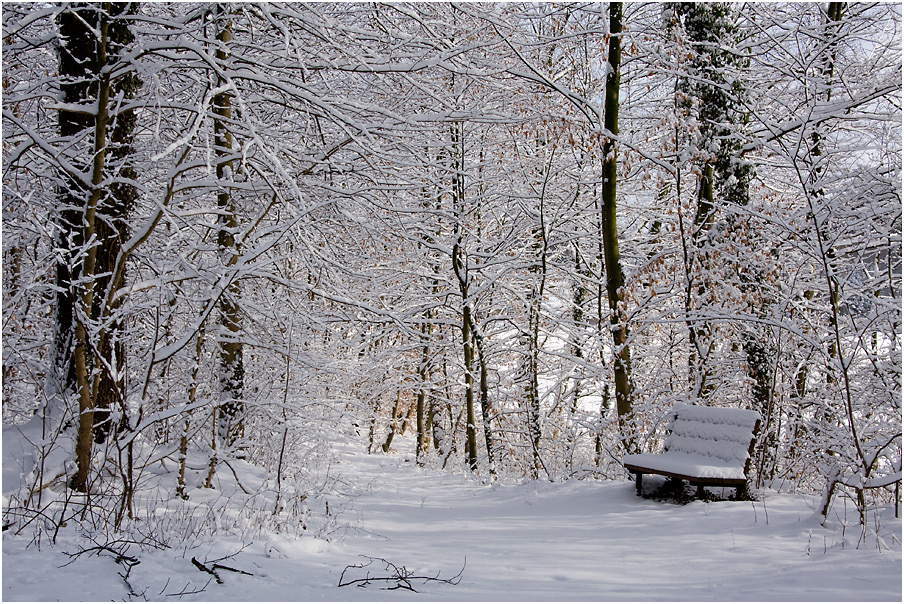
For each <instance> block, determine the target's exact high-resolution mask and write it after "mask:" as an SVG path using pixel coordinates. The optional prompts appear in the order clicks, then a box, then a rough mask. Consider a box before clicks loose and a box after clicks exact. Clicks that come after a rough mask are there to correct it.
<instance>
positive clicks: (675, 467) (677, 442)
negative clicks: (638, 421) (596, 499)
mask: <svg viewBox="0 0 904 604" xmlns="http://www.w3.org/2000/svg"><path fill="white" fill-rule="evenodd" d="M671 416H672V421H671V423H670V424H669V428H668V429H669V434H668V436H667V437H666V440H665V450H664V451H663V453H661V454H658V455H657V454H653V453H640V454H635V455H626V456H625V457H624V459H623V460H622V462H623V463H624V465H625V468H627V469H628V471H630V472H632V473H634V475H635V476H636V480H637V493H638V494H640V493H641V492H642V491H641V483H642V480H643V475H644V474H660V475H663V476H671V477H672V478H677V479H680V480H687V481H688V482H690V483H691V484H696V485H697V492H698V494H702V490H703V487H704V486H705V485H714V486H734V487H737V488H738V490H739V494H740V490H741V489H742V488H746V486H747V470H748V466H749V461H750V451H751V450H752V448H753V444H754V439H755V435H756V431H757V429H758V428H759V421H760V415H759V413H757V412H756V411H748V410H746V409H723V408H719V407H703V406H700V405H676V406H675V408H674V409H673V410H672V413H671Z"/></svg>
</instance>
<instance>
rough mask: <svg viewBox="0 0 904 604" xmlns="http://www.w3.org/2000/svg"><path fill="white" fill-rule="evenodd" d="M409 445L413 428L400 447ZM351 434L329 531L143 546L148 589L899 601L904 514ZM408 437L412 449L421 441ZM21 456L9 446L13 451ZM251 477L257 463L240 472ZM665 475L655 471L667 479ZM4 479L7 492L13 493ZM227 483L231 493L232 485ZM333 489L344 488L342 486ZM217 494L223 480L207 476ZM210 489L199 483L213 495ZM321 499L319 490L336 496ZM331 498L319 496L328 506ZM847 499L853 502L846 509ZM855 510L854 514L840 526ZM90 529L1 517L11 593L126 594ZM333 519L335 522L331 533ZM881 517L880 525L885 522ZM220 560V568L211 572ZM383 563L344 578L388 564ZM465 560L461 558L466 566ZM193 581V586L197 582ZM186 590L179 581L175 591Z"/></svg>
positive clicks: (257, 596)
mask: <svg viewBox="0 0 904 604" xmlns="http://www.w3.org/2000/svg"><path fill="white" fill-rule="evenodd" d="M407 445H408V443H406V442H405V441H401V442H400V443H399V446H400V447H407ZM357 449H358V452H352V451H351V450H349V449H346V452H345V453H343V454H342V456H341V458H340V463H338V464H337V465H335V466H333V467H332V468H331V474H332V475H333V476H334V477H335V478H338V480H339V482H337V483H336V484H339V485H341V484H348V489H347V490H348V492H349V495H348V496H346V497H341V496H339V495H334V496H332V497H328V498H327V501H326V502H328V503H329V505H330V508H331V510H330V517H332V518H333V523H332V525H331V526H332V527H333V529H335V530H333V532H332V533H331V536H330V538H329V540H324V539H321V538H318V537H315V536H313V535H312V534H311V533H313V532H314V531H308V532H303V531H289V532H290V533H293V532H294V533H296V534H297V533H300V537H279V536H273V535H272V534H271V535H269V536H263V537H260V538H256V539H250V538H248V536H247V534H246V536H245V537H244V538H243V537H242V536H241V535H239V533H238V531H232V532H229V531H228V530H224V531H223V532H222V533H220V534H218V535H217V536H216V537H195V538H194V539H192V541H191V542H190V543H185V544H183V545H180V546H173V547H170V548H169V549H164V550H154V549H144V550H142V549H140V548H139V547H137V546H133V547H131V548H129V549H128V550H127V553H128V555H129V556H133V557H134V558H136V559H138V560H140V564H138V565H136V566H134V567H133V568H132V570H131V571H130V573H129V575H128V583H129V585H131V587H132V589H133V590H134V593H135V594H137V595H138V597H135V596H132V599H139V600H140V599H143V598H147V599H149V600H188V601H192V600H232V601H236V600H238V601H287V600H306V601H312V600H317V601H323V600H365V601H366V600H394V601H420V600H499V601H525V600H534V601H535V600H545V601H561V600H609V601H611V600H666V601H673V600H692V601H700V600H770V601H777V600H778V601H787V600H801V601H836V600H848V601H872V600H885V601H888V600H892V601H900V600H901V597H902V583H901V581H902V578H901V568H902V567H901V522H900V520H898V519H895V518H894V516H893V513H892V511H891V510H889V511H888V513H887V514H883V515H881V516H880V517H879V518H878V519H877V520H875V523H874V526H873V527H872V532H871V533H870V534H868V535H866V536H865V537H863V538H861V536H862V535H861V531H860V530H859V528H858V526H857V524H856V521H855V518H854V516H853V514H851V515H850V517H849V518H848V519H847V521H845V522H842V518H841V517H840V515H841V513H842V512H843V511H844V507H845V506H844V503H843V501H839V504H838V506H836V508H837V512H836V513H833V516H832V518H831V520H830V522H828V523H827V524H826V526H821V525H820V523H819V521H818V519H817V517H816V516H815V515H814V511H813V507H814V506H815V502H814V501H812V500H810V499H808V498H806V497H803V496H800V495H789V494H779V493H775V492H773V491H767V492H758V493H756V496H757V498H758V501H755V502H730V501H723V502H708V503H707V502H702V501H695V502H692V503H690V504H688V505H683V506H682V505H676V504H673V503H666V502H661V501H657V500H653V499H641V498H638V497H637V496H636V495H635V494H634V487H633V484H632V483H630V482H601V481H595V480H585V481H578V480H572V481H568V482H564V483H549V482H545V481H540V482H532V483H527V484H521V485H503V486H498V485H497V486H492V485H486V484H480V483H478V482H476V481H474V480H473V479H472V478H470V477H468V476H465V475H460V474H453V473H449V472H443V471H440V470H437V469H423V468H419V467H417V466H416V465H414V464H413V463H412V462H411V461H410V460H409V459H407V458H406V457H405V456H402V455H396V454H393V455H388V456H384V455H365V454H364V453H362V452H360V449H361V447H357ZM408 450H410V448H408ZM7 461H8V460H6V459H5V460H4V464H6V463H7ZM242 478H243V479H247V480H249V481H250V480H251V479H252V476H251V475H247V476H243V477H242ZM655 483H656V478H655V477H650V479H649V480H648V481H646V486H647V488H650V489H652V488H654V487H655ZM5 487H6V485H4V490H5V491H6V488H5ZM225 490H226V488H225V487H224V488H223V491H222V492H225ZM334 492H335V491H334ZM206 493H208V495H206V496H208V497H210V498H211V499H210V501H209V502H208V503H210V504H211V507H212V509H215V506H214V505H213V504H212V502H214V501H215V500H216V498H217V497H220V496H221V495H220V492H214V491H206ZM203 497H205V495H203V494H202V492H201V491H195V492H193V495H192V499H193V500H196V499H203ZM326 502H324V503H326ZM322 511H323V510H321V512H322ZM850 511H852V510H850ZM845 524H847V525H846V526H845ZM76 530H77V527H76V526H74V525H72V524H70V525H69V526H67V527H65V528H63V529H61V531H60V533H59V535H58V538H57V541H56V544H55V545H54V546H51V545H50V544H49V543H48V541H47V540H46V539H44V540H43V541H42V543H41V546H40V548H38V547H37V545H36V544H34V543H32V531H29V530H25V531H22V533H21V534H20V535H18V536H17V535H14V534H12V533H13V531H12V530H10V531H6V532H4V533H3V593H2V597H3V600H8V601H14V600H44V601H46V600H58V599H59V600H123V599H129V598H130V596H129V592H128V588H127V585H126V582H125V581H124V580H123V578H122V577H121V576H120V575H121V574H125V568H126V564H124V563H119V564H118V563H117V561H116V559H115V557H114V555H113V554H112V553H110V552H108V551H97V552H94V553H86V554H83V555H81V556H79V557H77V558H76V559H74V560H73V559H72V558H70V556H68V555H67V553H68V554H73V553H75V552H77V551H79V549H80V548H85V547H86V546H87V545H90V544H88V543H86V542H85V541H84V540H78V539H77V538H76ZM319 532H320V534H321V535H324V534H325V533H324V532H323V531H319ZM877 533H878V536H877ZM368 557H370V558H379V559H382V560H385V561H386V562H389V563H392V564H394V565H395V566H396V567H397V568H402V567H404V569H405V572H411V573H412V574H413V575H417V576H424V577H436V578H438V579H448V580H450V581H451V582H442V581H428V582H426V583H424V582H423V581H421V580H415V579H412V580H411V586H412V587H413V588H414V589H416V590H417V592H418V593H414V592H411V591H408V590H405V589H396V590H387V589H385V588H387V587H393V586H395V585H398V582H397V581H374V582H372V583H370V584H369V585H366V586H363V587H359V586H355V585H349V586H344V587H339V586H338V584H339V582H340V577H341V576H342V573H343V570H344V569H346V567H348V566H350V565H362V564H366V563H367V562H368V560H369V558H368ZM192 558H195V559H196V560H197V561H198V562H199V563H201V564H203V565H205V566H206V567H208V568H212V567H213V564H214V563H215V562H216V561H217V560H218V559H220V558H223V559H222V560H219V564H222V565H225V566H228V567H230V568H232V569H235V570H241V571H244V572H246V573H250V574H248V575H246V574H240V573H237V572H234V571H232V570H226V569H218V571H217V572H218V574H219V576H220V578H221V579H222V581H223V582H222V584H217V583H216V581H214V580H213V576H212V575H209V574H206V573H204V572H202V571H201V570H199V569H198V568H197V567H196V566H195V565H194V564H193V563H192ZM384 566H385V564H384V563H383V562H382V561H380V560H376V561H374V562H373V563H372V564H371V565H370V566H369V567H368V568H367V569H360V570H359V569H354V568H351V569H349V570H348V571H346V573H345V577H344V578H345V580H348V581H351V580H354V579H358V578H363V577H365V576H366V573H367V572H370V573H371V576H390V575H392V574H393V573H391V572H386V571H384ZM459 573H460V574H459ZM190 592H195V593H190ZM179 594H182V595H179Z"/></svg>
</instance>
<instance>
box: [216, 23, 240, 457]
mask: <svg viewBox="0 0 904 604" xmlns="http://www.w3.org/2000/svg"><path fill="white" fill-rule="evenodd" d="M218 14H219V16H220V17H221V18H223V19H225V21H224V22H222V24H220V25H219V27H220V29H219V31H218V33H217V40H218V41H219V42H221V46H220V47H218V48H217V51H216V53H215V54H216V58H217V61H218V62H220V63H221V64H224V63H225V62H226V61H227V60H228V58H229V55H228V53H227V52H226V50H225V47H227V46H228V45H229V43H230V42H231V41H232V21H231V20H230V19H229V17H228V15H227V14H226V10H225V7H223V6H220V7H218ZM224 83H225V82H223V81H222V80H220V81H219V82H218V84H220V85H223V84H224ZM213 113H214V115H215V116H216V117H215V119H214V145H215V154H216V156H217V165H216V176H217V181H218V183H219V186H220V193H219V194H218V195H217V208H218V210H219V217H218V227H219V230H218V232H217V247H218V249H219V251H220V257H221V261H222V264H223V266H224V267H231V266H234V265H235V263H236V261H237V259H238V250H237V249H236V243H235V233H236V231H237V230H238V218H237V215H236V208H235V200H234V199H233V196H232V191H231V188H230V184H229V183H230V182H231V181H232V180H233V179H234V177H235V172H234V170H235V165H234V160H233V159H232V154H233V140H232V132H231V131H230V122H231V121H232V97H231V94H230V93H228V92H221V93H220V94H218V95H216V96H215V97H214V99H213ZM240 295H241V290H240V288H239V284H238V283H237V282H235V281H234V282H232V283H230V284H229V286H228V287H227V289H226V291H225V292H224V294H223V297H222V300H221V302H220V325H221V332H220V340H219V341H220V371H221V376H220V382H221V383H220V389H221V400H220V412H219V414H218V422H217V434H218V436H219V438H220V441H221V442H222V443H223V445H224V446H225V447H226V448H229V447H232V446H234V445H235V444H236V442H237V441H239V440H240V439H241V438H242V437H243V436H244V429H245V427H244V419H243V415H244V410H245V406H244V385H245V366H244V359H243V348H242V335H241V331H242V314H241V310H240V308H239V297H240Z"/></svg>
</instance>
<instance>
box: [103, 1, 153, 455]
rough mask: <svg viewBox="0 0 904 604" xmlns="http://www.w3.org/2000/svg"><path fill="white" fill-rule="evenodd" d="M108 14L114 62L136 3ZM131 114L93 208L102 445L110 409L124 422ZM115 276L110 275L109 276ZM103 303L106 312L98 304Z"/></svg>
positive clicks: (131, 92) (131, 87) (114, 126)
mask: <svg viewBox="0 0 904 604" xmlns="http://www.w3.org/2000/svg"><path fill="white" fill-rule="evenodd" d="M109 6H110V9H109V10H110V16H111V17H119V18H118V19H113V20H111V22H110V25H109V34H108V35H109V40H108V62H109V63H110V64H111V65H114V66H115V64H116V61H117V60H118V58H119V56H120V54H121V53H122V51H123V49H125V48H127V47H129V46H130V45H131V44H132V43H133V42H134V39H135V37H134V35H132V32H131V31H130V29H129V24H128V20H126V19H123V18H122V17H124V16H126V15H131V14H134V13H135V12H136V11H137V5H136V4H126V3H121V2H115V3H111V4H110V5H109ZM140 86H141V79H140V78H139V77H138V76H137V75H135V74H134V73H129V74H127V75H125V76H123V77H121V78H119V79H117V80H116V81H114V82H113V83H112V87H111V93H112V95H114V96H119V95H121V98H122V99H123V100H126V99H132V98H134V97H135V94H136V93H137V92H138V89H139V88H140ZM136 119H137V116H136V114H135V110H134V109H127V110H122V111H118V112H117V113H116V114H115V116H114V117H113V118H112V120H111V130H110V141H109V143H110V144H109V150H108V152H107V154H108V158H109V163H110V164H111V168H112V169H114V170H117V173H118V176H119V178H120V179H121V180H120V181H118V182H114V183H113V184H112V185H111V186H110V195H109V197H108V198H107V199H106V200H105V201H106V203H104V204H103V206H102V207H99V208H98V215H102V216H103V219H102V220H99V221H97V223H96V229H97V239H98V242H99V244H100V245H99V247H98V251H97V266H96V272H97V274H98V278H97V287H96V289H97V292H98V294H100V295H99V296H97V298H96V301H95V304H94V307H93V308H92V310H91V316H92V319H95V320H98V319H101V318H102V317H103V318H107V317H114V318H113V320H112V321H111V322H110V325H109V326H106V327H105V326H103V325H102V327H101V334H100V344H99V345H98V351H99V357H100V360H101V363H100V365H101V366H100V367H98V371H97V378H96V379H97V386H96V396H95V411H94V421H95V424H94V439H95V441H96V442H98V443H102V442H104V440H106V437H107V435H108V434H109V432H110V431H111V429H113V426H112V425H111V423H110V422H111V418H110V410H111V409H112V408H118V409H119V411H120V413H121V415H122V421H121V422H120V423H127V421H126V419H125V414H126V405H125V392H124V389H125V380H124V376H123V371H124V370H125V353H126V350H125V346H124V344H123V342H122V339H121V338H120V337H119V334H120V332H121V331H122V327H123V326H122V322H121V321H120V320H119V319H118V318H115V312H116V309H117V308H118V307H119V306H120V302H119V298H118V297H117V296H116V292H117V291H119V290H120V289H121V288H122V287H123V285H124V282H125V271H118V272H117V271H116V270H115V269H116V260H117V258H118V257H119V255H120V253H121V252H122V244H123V242H125V241H126V240H127V239H128V238H129V236H130V230H129V225H128V222H127V220H126V219H127V217H128V215H129V213H130V212H131V211H132V208H133V207H134V205H135V201H136V200H137V199H138V188H137V187H136V186H135V185H134V184H132V183H133V182H134V181H135V179H136V177H137V172H136V170H135V168H134V166H132V164H131V163H130V162H129V161H128V158H129V156H131V155H132V154H133V153H134V148H133V147H132V143H133V140H134V136H133V132H134V129H135V122H136ZM113 275H115V276H113ZM105 304H106V305H108V307H107V308H105V307H104V305H105Z"/></svg>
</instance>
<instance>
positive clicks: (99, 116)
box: [72, 12, 110, 492]
mask: <svg viewBox="0 0 904 604" xmlns="http://www.w3.org/2000/svg"><path fill="white" fill-rule="evenodd" d="M98 33H99V35H100V38H99V39H98V40H97V51H96V52H97V64H98V66H104V65H106V62H107V60H106V46H107V17H106V15H105V14H104V12H101V14H100V15H99V17H98ZM99 76H100V77H99V78H98V82H97V113H96V115H95V123H94V149H93V152H94V153H93V158H94V161H93V162H92V168H91V186H92V188H91V195H90V196H89V197H88V201H87V204H86V206H85V218H84V224H83V229H84V230H83V233H84V234H83V236H82V240H83V241H85V242H88V241H92V240H93V239H94V238H95V236H96V228H95V218H96V214H97V206H98V202H99V201H100V198H101V195H102V191H103V190H102V189H101V183H102V182H103V178H104V161H105V158H106V154H105V151H106V143H107V119H108V114H107V105H108V103H109V99H110V81H109V78H108V76H107V74H106V73H100V74H99ZM96 261H97V246H91V247H90V248H89V249H88V250H87V253H86V256H85V259H84V262H83V263H82V278H83V279H84V280H87V281H88V282H87V283H86V284H85V285H83V286H82V287H83V290H82V293H81V296H80V299H79V308H78V309H77V310H76V313H75V349H74V353H73V356H74V360H75V378H76V388H77V391H78V402H79V422H78V435H77V440H76V446H75V453H76V463H77V469H76V473H75V475H74V476H73V478H72V488H74V489H75V490H77V491H82V492H87V490H88V472H89V469H90V465H91V449H92V443H93V440H94V393H93V392H92V391H91V375H90V371H91V366H90V365H89V355H90V342H89V334H88V326H87V321H88V318H89V317H90V315H91V307H92V304H93V302H94V288H95V287H96V282H95V281H94V279H93V277H94V274H95V266H96Z"/></svg>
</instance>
